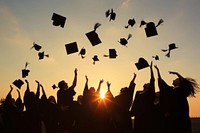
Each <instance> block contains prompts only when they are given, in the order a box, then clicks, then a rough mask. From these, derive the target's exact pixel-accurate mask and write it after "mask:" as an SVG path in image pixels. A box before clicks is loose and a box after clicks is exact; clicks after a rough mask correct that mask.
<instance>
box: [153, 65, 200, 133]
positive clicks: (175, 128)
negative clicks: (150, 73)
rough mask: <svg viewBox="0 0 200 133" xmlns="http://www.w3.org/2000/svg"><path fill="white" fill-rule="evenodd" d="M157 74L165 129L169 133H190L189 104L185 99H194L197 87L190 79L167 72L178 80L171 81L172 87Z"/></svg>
mask: <svg viewBox="0 0 200 133" xmlns="http://www.w3.org/2000/svg"><path fill="white" fill-rule="evenodd" d="M155 68H156V70H157V72H158V85H159V89H160V101H161V103H162V106H164V107H163V108H164V116H165V123H164V124H165V129H164V131H166V132H170V133H191V131H192V130H191V121H190V116H189V104H188V101H187V97H189V96H192V97H194V96H195V94H196V91H197V89H199V85H198V84H197V82H196V81H195V80H194V79H192V78H184V77H182V76H181V75H180V74H179V73H177V72H171V71H170V72H169V74H173V75H176V76H177V77H178V78H176V79H175V80H173V83H172V84H173V86H169V85H167V83H166V82H165V81H164V80H163V79H162V78H161V75H160V71H159V69H158V67H157V66H155Z"/></svg>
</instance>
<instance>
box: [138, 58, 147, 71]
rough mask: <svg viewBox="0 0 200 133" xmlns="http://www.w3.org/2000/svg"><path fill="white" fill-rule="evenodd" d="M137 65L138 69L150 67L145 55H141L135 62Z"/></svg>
mask: <svg viewBox="0 0 200 133" xmlns="http://www.w3.org/2000/svg"><path fill="white" fill-rule="evenodd" d="M135 65H136V67H137V69H138V70H141V69H143V68H146V67H149V64H148V62H147V61H146V60H145V59H144V58H143V57H140V58H139V60H138V62H137V63H135Z"/></svg>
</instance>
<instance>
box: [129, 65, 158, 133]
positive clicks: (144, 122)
mask: <svg viewBox="0 0 200 133" xmlns="http://www.w3.org/2000/svg"><path fill="white" fill-rule="evenodd" d="M150 75H151V77H150V82H149V83H145V84H144V85H143V90H142V91H137V92H136V95H135V99H134V102H133V105H132V108H131V114H132V116H134V133H147V132H148V133H152V131H153V111H154V99H155V79H154V74H153V70H152V62H151V65H150Z"/></svg>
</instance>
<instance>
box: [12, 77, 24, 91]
mask: <svg viewBox="0 0 200 133" xmlns="http://www.w3.org/2000/svg"><path fill="white" fill-rule="evenodd" d="M13 84H14V85H15V86H16V87H17V88H18V89H21V87H22V85H23V84H24V82H23V81H22V80H21V79H16V80H15V81H14V82H13Z"/></svg>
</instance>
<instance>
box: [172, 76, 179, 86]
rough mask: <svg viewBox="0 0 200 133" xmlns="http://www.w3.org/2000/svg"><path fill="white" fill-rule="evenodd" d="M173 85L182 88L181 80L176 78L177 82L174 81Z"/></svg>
mask: <svg viewBox="0 0 200 133" xmlns="http://www.w3.org/2000/svg"><path fill="white" fill-rule="evenodd" d="M172 84H173V86H174V87H177V86H180V79H179V78H176V79H175V80H173V83H172Z"/></svg>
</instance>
